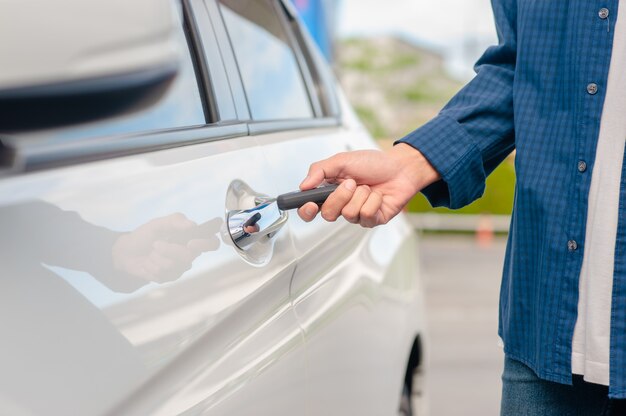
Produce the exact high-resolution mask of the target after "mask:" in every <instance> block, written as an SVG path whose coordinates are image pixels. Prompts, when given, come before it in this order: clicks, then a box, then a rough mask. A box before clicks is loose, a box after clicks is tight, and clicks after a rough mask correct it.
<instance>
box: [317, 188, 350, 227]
mask: <svg viewBox="0 0 626 416" xmlns="http://www.w3.org/2000/svg"><path fill="white" fill-rule="evenodd" d="M355 191H356V182H355V181H354V180H353V179H346V180H345V181H343V182H342V183H341V185H339V187H338V188H337V189H336V190H335V191H334V192H333V193H332V194H330V196H329V197H328V198H327V199H326V202H324V204H323V205H322V218H324V219H325V220H326V221H336V220H337V218H339V215H341V210H343V208H344V207H345V206H346V204H348V202H350V200H351V199H352V196H353V195H354V192H355Z"/></svg>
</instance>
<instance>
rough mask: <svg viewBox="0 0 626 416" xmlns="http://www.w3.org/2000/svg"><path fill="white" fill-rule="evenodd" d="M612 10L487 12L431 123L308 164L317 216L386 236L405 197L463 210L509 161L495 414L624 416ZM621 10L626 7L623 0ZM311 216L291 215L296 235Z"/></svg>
mask: <svg viewBox="0 0 626 416" xmlns="http://www.w3.org/2000/svg"><path fill="white" fill-rule="evenodd" d="M618 3H620V1H619V0H603V1H601V2H599V1H589V0H568V1H549V0H533V1H531V0H493V1H492V6H493V9H494V15H495V20H496V27H497V31H498V38H499V44H498V45H497V46H495V47H491V48H489V49H488V50H487V51H486V52H485V54H484V55H483V56H482V57H481V58H480V60H479V61H478V62H477V64H476V72H477V75H476V77H475V78H474V79H473V80H472V81H471V82H470V83H469V84H468V85H467V86H466V87H465V88H464V89H463V90H461V92H459V93H458V94H457V95H456V96H455V97H454V98H453V99H452V100H451V101H450V102H449V103H448V104H447V105H446V107H445V108H444V109H443V110H442V111H441V113H440V114H439V115H438V116H437V117H435V118H434V119H433V120H431V121H430V122H429V123H427V124H426V125H425V126H423V127H422V128H420V129H418V130H416V131H414V132H412V133H410V134H409V135H408V136H406V137H405V138H403V139H401V140H399V141H398V142H397V143H396V145H395V146H394V148H393V149H391V150H390V151H388V152H377V151H369V152H367V151H362V152H350V153H344V154H339V155H336V156H333V157H331V158H329V159H327V160H323V161H320V162H317V163H315V164H313V165H312V166H311V168H310V170H309V174H308V176H307V178H306V179H305V180H304V181H303V182H302V184H301V188H302V189H310V188H313V187H316V186H318V185H319V184H321V183H322V181H324V180H327V181H331V182H332V181H334V182H340V183H341V185H340V187H339V188H338V189H337V191H335V192H334V193H333V194H332V195H331V196H330V197H329V198H328V200H327V201H326V203H325V204H324V205H323V206H322V207H321V214H322V217H324V218H325V219H326V220H328V221H334V220H336V219H337V218H338V217H339V216H340V215H342V216H343V217H345V218H346V219H347V220H348V221H350V222H353V223H359V224H361V225H362V226H365V227H374V226H376V225H380V224H385V223H386V222H388V221H389V220H390V219H391V218H393V217H394V216H395V215H397V214H398V212H400V210H401V209H402V207H404V205H405V204H406V203H407V202H408V201H409V199H410V198H411V197H412V196H413V195H414V194H415V193H417V192H420V191H421V192H423V193H424V194H425V195H426V196H427V197H428V199H429V201H430V202H431V203H432V204H433V205H434V206H447V207H450V208H459V207H462V206H464V205H466V204H469V203H470V202H472V201H473V200H475V199H476V198H478V197H480V196H481V194H482V193H483V190H484V186H485V177H486V175H488V174H489V173H491V171H493V169H495V167H496V166H497V165H498V164H499V163H500V162H501V161H502V160H503V159H504V158H505V157H506V156H507V155H508V154H509V153H511V151H512V150H513V149H516V152H517V153H516V172H517V184H516V194H515V205H514V211H513V216H512V222H511V229H510V235H509V242H508V247H507V253H506V260H505V265H504V276H503V281H502V288H501V296H500V325H499V335H500V336H501V338H502V339H503V342H504V351H505V356H506V358H505V369H504V374H503V377H502V379H503V395H502V407H501V409H502V410H501V412H502V414H503V415H543V416H545V415H579V414H580V415H604V414H626V410H624V400H623V399H625V398H626V211H624V210H625V209H626V185H625V184H624V182H622V181H621V177H622V169H623V168H624V167H625V166H624V164H623V157H624V141H625V139H626V10H623V11H620V12H619V15H618V6H619V4H618ZM621 6H624V7H626V2H625V1H622V4H621ZM317 213H318V208H317V206H316V205H314V204H312V203H310V204H307V205H305V206H303V207H302V208H300V210H299V215H300V216H301V217H302V218H303V219H304V220H306V221H310V220H312V219H313V218H314V217H315V215H316V214H317Z"/></svg>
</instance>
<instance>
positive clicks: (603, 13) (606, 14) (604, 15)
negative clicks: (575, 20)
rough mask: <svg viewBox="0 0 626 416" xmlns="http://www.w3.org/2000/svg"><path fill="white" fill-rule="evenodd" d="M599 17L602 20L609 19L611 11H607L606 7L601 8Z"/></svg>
mask: <svg viewBox="0 0 626 416" xmlns="http://www.w3.org/2000/svg"><path fill="white" fill-rule="evenodd" d="M598 16H600V19H602V20H604V19H606V18H607V17H609V9H607V8H606V7H603V8H601V9H600V10H599V11H598Z"/></svg>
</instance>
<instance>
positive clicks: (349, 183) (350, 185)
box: [346, 180, 356, 191]
mask: <svg viewBox="0 0 626 416" xmlns="http://www.w3.org/2000/svg"><path fill="white" fill-rule="evenodd" d="M346 189H347V190H348V191H354V190H355V189H356V182H354V181H353V180H347V181H346Z"/></svg>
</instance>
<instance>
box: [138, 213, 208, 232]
mask: <svg viewBox="0 0 626 416" xmlns="http://www.w3.org/2000/svg"><path fill="white" fill-rule="evenodd" d="M196 226H197V225H196V223H195V222H193V221H191V220H190V219H189V218H187V217H186V216H185V215H184V214H181V213H180V212H178V213H175V214H171V215H167V216H165V217H161V218H155V219H153V220H152V221H149V222H147V223H146V224H144V225H142V226H141V227H140V228H141V230H142V231H146V232H148V233H149V234H150V235H151V236H153V237H155V238H156V237H158V236H165V235H169V234H172V233H176V232H179V231H185V230H188V229H190V228H193V227H196Z"/></svg>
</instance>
